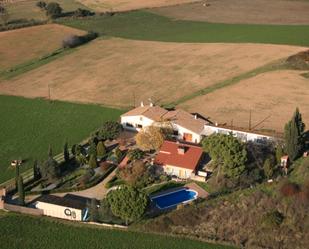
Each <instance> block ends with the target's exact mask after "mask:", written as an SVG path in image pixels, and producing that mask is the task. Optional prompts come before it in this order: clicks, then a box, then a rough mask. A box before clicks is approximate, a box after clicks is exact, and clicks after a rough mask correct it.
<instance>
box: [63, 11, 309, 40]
mask: <svg viewBox="0 0 309 249" xmlns="http://www.w3.org/2000/svg"><path fill="white" fill-rule="evenodd" d="M59 22H61V23H63V24H65V25H68V26H71V27H75V28H80V29H84V30H88V31H90V30H92V31H96V32H99V33H100V34H101V35H108V36H114V37H122V38H128V39H136V40H152V41H166V42H229V43H273V44H291V45H301V46H308V45H309V26H306V25H293V26H292V25H291V26H288V25H247V24H217V23H206V22H195V21H180V20H172V19H169V18H167V17H163V16H159V15H156V14H153V13H150V12H146V11H132V12H127V13H121V14H120V13H119V14H115V15H114V16H96V17H92V18H88V19H86V20H85V19H79V20H73V19H67V20H65V19H62V20H59Z"/></svg>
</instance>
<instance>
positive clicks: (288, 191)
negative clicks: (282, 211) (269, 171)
mask: <svg viewBox="0 0 309 249" xmlns="http://www.w3.org/2000/svg"><path fill="white" fill-rule="evenodd" d="M299 191H300V189H299V186H298V185H297V184H296V183H290V182H287V183H284V184H283V185H282V186H281V188H280V193H281V194H282V195H283V196H285V197H289V196H293V195H296V194H297V193H299Z"/></svg>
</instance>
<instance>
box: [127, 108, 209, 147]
mask: <svg viewBox="0 0 309 249" xmlns="http://www.w3.org/2000/svg"><path fill="white" fill-rule="evenodd" d="M121 124H122V126H123V128H124V129H127V130H133V131H140V130H141V129H142V128H144V127H147V126H151V125H156V126H171V127H172V128H173V130H174V135H175V137H177V138H178V139H179V140H184V141H187V142H193V143H199V142H200V141H201V139H202V133H203V130H204V127H205V125H206V124H208V122H207V121H206V120H204V119H202V118H199V117H198V116H197V115H192V114H190V113H188V112H186V111H183V110H180V109H178V110H173V111H168V110H166V109H164V108H162V107H159V106H154V105H153V104H150V105H147V106H145V105H143V103H142V104H141V106H139V107H137V108H135V109H133V110H131V111H129V112H127V113H125V114H123V115H122V116H121Z"/></svg>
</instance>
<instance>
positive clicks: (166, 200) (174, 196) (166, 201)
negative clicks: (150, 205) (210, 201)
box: [151, 189, 197, 209]
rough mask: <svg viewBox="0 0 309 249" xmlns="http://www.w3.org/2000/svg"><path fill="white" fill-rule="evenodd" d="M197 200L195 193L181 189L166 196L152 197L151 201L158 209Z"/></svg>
mask: <svg viewBox="0 0 309 249" xmlns="http://www.w3.org/2000/svg"><path fill="white" fill-rule="evenodd" d="M196 198H197V193H196V192H195V191H193V190H190V189H181V190H178V191H175V192H171V193H168V194H163V195H158V196H155V197H152V198H151V200H152V201H153V202H154V203H155V204H156V205H157V207H159V208H160V209H164V208H169V207H172V206H176V205H178V204H180V203H183V202H188V201H191V200H194V199H196Z"/></svg>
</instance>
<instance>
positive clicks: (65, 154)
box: [63, 142, 70, 162]
mask: <svg viewBox="0 0 309 249" xmlns="http://www.w3.org/2000/svg"><path fill="white" fill-rule="evenodd" d="M63 157H64V161H65V162H69V161H70V152H69V146H68V142H65V144H64V146H63Z"/></svg>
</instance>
